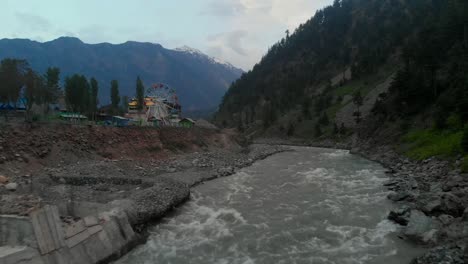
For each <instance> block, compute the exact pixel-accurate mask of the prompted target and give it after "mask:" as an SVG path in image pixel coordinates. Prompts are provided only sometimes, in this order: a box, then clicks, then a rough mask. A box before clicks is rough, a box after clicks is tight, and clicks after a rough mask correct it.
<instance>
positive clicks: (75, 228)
mask: <svg viewBox="0 0 468 264" xmlns="http://www.w3.org/2000/svg"><path fill="white" fill-rule="evenodd" d="M85 230H86V225H85V222H84V221H83V220H80V221H78V222H75V223H73V224H71V225H67V226H66V227H65V238H67V239H68V238H70V237H73V236H75V235H77V234H79V233H81V232H83V231H85Z"/></svg>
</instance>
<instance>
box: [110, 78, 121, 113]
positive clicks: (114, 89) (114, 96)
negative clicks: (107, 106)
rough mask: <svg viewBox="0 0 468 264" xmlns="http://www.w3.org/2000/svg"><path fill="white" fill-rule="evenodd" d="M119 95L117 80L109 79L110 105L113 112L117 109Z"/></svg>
mask: <svg viewBox="0 0 468 264" xmlns="http://www.w3.org/2000/svg"><path fill="white" fill-rule="evenodd" d="M119 104H120V95H119V82H118V81H117V80H112V81H111V106H112V112H113V114H115V113H117V112H118V110H119Z"/></svg>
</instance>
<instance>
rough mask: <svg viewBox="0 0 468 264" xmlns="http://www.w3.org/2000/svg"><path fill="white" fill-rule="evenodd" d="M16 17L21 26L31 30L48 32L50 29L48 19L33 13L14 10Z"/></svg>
mask: <svg viewBox="0 0 468 264" xmlns="http://www.w3.org/2000/svg"><path fill="white" fill-rule="evenodd" d="M15 16H16V19H17V20H18V21H19V22H20V24H21V25H23V27H26V28H27V29H28V30H31V31H40V32H48V31H50V30H52V28H53V26H52V24H51V23H50V22H49V20H47V19H45V18H43V17H41V16H39V15H35V14H30V13H23V12H16V13H15Z"/></svg>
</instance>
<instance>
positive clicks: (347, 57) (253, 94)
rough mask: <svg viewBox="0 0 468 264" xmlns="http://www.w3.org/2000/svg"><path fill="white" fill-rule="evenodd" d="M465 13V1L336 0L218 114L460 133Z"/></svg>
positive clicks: (248, 78) (286, 123) (283, 132)
mask: <svg viewBox="0 0 468 264" xmlns="http://www.w3.org/2000/svg"><path fill="white" fill-rule="evenodd" d="M467 10H468V9H467V3H466V1H463V0H448V1H447V0H341V1H338V0H337V1H335V2H334V4H333V5H332V6H329V7H326V8H324V9H322V10H320V11H318V12H317V13H316V14H315V16H314V17H312V18H311V19H310V20H309V21H307V22H305V23H304V24H302V25H301V26H299V27H298V28H297V29H296V30H295V32H294V33H292V34H290V35H289V34H288V32H287V35H286V36H285V38H283V39H282V40H280V41H279V42H278V43H276V44H275V45H273V46H272V47H271V48H270V50H269V51H268V53H267V54H266V55H265V56H264V57H263V58H262V60H261V61H260V62H259V63H258V64H257V65H256V66H255V67H254V68H253V69H252V70H251V71H249V72H248V73H245V74H244V75H243V76H242V77H241V78H240V79H239V80H237V81H236V82H235V83H234V84H233V85H232V86H231V88H230V89H229V91H228V92H227V93H226V95H225V97H224V99H223V102H222V103H221V105H220V109H219V111H218V113H217V114H216V117H215V119H216V121H217V122H218V123H219V124H222V125H225V126H232V127H238V128H239V129H241V130H244V131H246V132H247V133H249V134H272V135H275V136H293V137H302V138H312V139H314V138H315V139H318V138H325V137H336V136H337V135H340V134H343V135H345V134H349V133H351V132H353V131H354V132H357V131H359V130H361V131H360V133H359V134H360V135H361V136H366V135H367V136H369V135H371V134H373V133H375V132H376V131H377V130H379V129H382V127H384V126H398V127H399V129H397V130H399V133H400V132H401V134H403V133H405V131H404V130H408V129H411V128H412V126H413V127H419V128H428V127H429V126H436V127H437V128H438V129H441V130H444V129H448V128H449V127H450V126H453V129H455V130H457V131H458V130H460V129H462V127H463V124H464V123H466V122H467V121H468V102H467V100H468V88H467V85H468V74H467V70H468V12H467ZM400 128H404V129H400Z"/></svg>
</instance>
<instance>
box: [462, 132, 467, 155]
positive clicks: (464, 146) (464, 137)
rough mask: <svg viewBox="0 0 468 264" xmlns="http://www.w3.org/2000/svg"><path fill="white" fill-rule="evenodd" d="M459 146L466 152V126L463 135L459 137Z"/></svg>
mask: <svg viewBox="0 0 468 264" xmlns="http://www.w3.org/2000/svg"><path fill="white" fill-rule="evenodd" d="M461 148H462V150H463V151H464V152H465V153H468V127H467V128H465V130H464V131H463V137H462V139H461Z"/></svg>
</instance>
